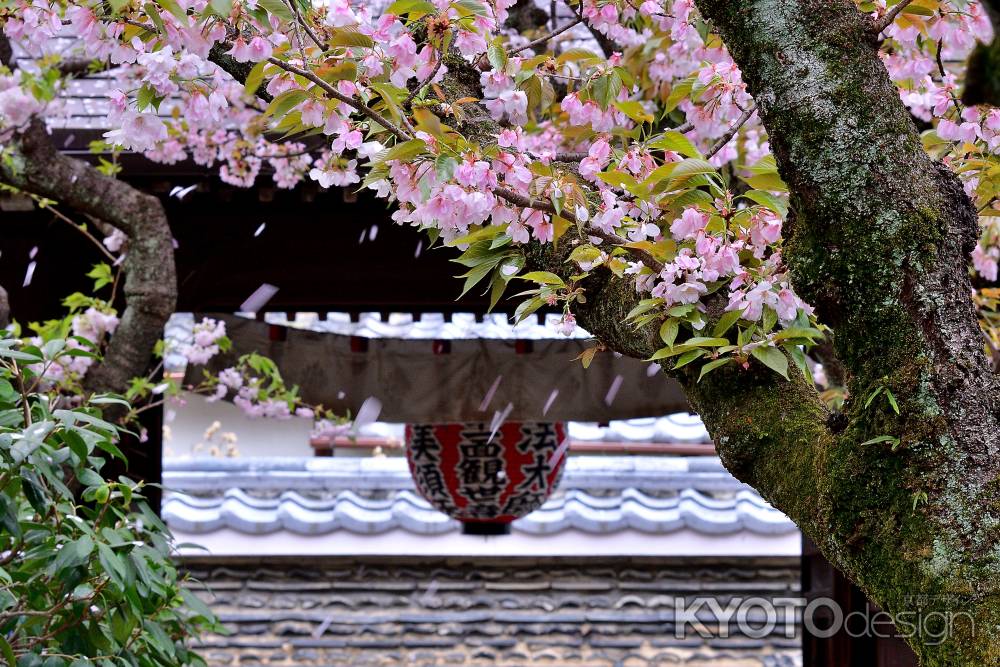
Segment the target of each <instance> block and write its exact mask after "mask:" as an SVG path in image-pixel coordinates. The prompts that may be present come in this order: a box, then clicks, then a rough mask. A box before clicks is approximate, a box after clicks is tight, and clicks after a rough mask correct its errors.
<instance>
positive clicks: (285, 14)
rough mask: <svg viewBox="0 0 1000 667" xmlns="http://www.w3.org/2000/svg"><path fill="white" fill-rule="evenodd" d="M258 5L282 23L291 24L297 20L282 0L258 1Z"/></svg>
mask: <svg viewBox="0 0 1000 667" xmlns="http://www.w3.org/2000/svg"><path fill="white" fill-rule="evenodd" d="M257 4H258V6H260V7H263V8H264V10H266V11H267V13H268V14H274V15H275V16H277V17H278V18H279V19H281V20H282V21H287V22H288V23H291V22H292V21H293V20H295V15H294V14H292V10H291V9H289V8H288V5H286V4H285V3H284V2H282V1H281V0H257Z"/></svg>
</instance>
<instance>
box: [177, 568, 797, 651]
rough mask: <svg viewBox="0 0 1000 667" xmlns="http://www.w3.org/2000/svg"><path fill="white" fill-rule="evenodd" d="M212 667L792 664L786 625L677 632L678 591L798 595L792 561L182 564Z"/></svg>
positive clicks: (723, 599) (723, 596)
mask: <svg viewBox="0 0 1000 667" xmlns="http://www.w3.org/2000/svg"><path fill="white" fill-rule="evenodd" d="M185 567H186V568H187V569H188V571H189V572H190V573H191V574H192V575H193V576H195V577H196V578H197V579H199V580H200V581H201V582H202V583H204V584H205V585H207V586H208V587H209V588H210V589H211V592H206V591H205V590H204V589H198V588H197V587H196V588H195V590H196V591H198V594H199V596H201V597H202V598H203V599H204V600H205V601H206V602H208V603H209V604H210V605H211V606H212V607H213V609H214V610H215V611H216V613H218V614H219V616H220V618H221V619H222V621H223V622H224V624H225V625H226V627H227V628H229V629H230V630H231V632H232V634H230V635H229V636H225V637H222V636H209V637H203V638H201V640H200V643H201V645H202V654H203V655H204V656H205V658H206V659H207V660H208V663H209V665H210V666H213V667H214V666H234V667H235V666H237V665H239V666H255V667H256V666H261V665H282V666H293V665H294V666H302V667H312V666H321V665H322V666H323V667H332V666H334V665H337V666H340V665H343V666H345V667H348V666H349V667H365V666H381V665H385V666H389V665H392V666H395V665H408V666H409V665H412V666H420V667H423V666H428V667H429V666H434V667H438V666H448V665H475V666H478V665H490V666H508V667H513V666H515V665H518V666H520V665H550V666H552V667H556V666H558V667H584V666H586V667H618V666H621V667H638V666H646V665H678V664H680V665H692V666H704V667H708V666H709V665H711V667H760V666H765V667H793V666H796V665H800V664H801V658H800V651H799V645H800V641H799V638H798V635H799V631H798V626H796V633H795V634H796V636H795V637H794V638H791V639H789V638H786V637H785V636H784V627H783V626H781V625H780V624H779V626H778V628H776V630H775V631H774V632H773V633H771V634H770V635H769V636H766V637H764V638H754V637H751V636H747V635H745V634H740V633H739V632H738V631H736V630H735V628H734V629H733V630H734V631H733V633H732V634H730V636H728V637H723V636H720V633H719V632H718V629H717V628H714V629H713V628H709V629H712V630H713V636H712V637H708V638H703V637H701V636H699V635H698V634H697V633H696V632H695V631H694V630H693V629H691V628H690V627H689V628H688V629H687V632H686V636H684V637H683V638H680V639H678V638H676V637H675V636H674V635H675V632H674V609H675V598H676V597H677V596H685V597H686V598H687V599H688V600H690V599H691V598H693V597H696V596H705V595H710V596H714V597H715V598H717V599H718V601H719V603H720V605H721V606H722V607H723V608H725V606H726V605H727V604H728V602H729V601H730V600H731V599H732V598H734V597H752V596H761V597H764V598H771V597H789V596H797V595H798V594H799V564H798V560H797V559H787V558H786V559H777V558H775V559H730V560H715V561H708V560H704V559H700V560H697V561H692V560H690V559H688V560H683V559H678V560H675V561H672V562H671V561H665V560H663V559H657V560H656V561H651V560H639V559H628V558H620V559H578V560H566V559H545V560H532V559H505V560H497V561H493V562H486V561H482V560H477V561H470V560H467V559H466V560H462V559H417V558H412V559H406V558H392V559H378V558H370V557H368V558H364V559H358V560H350V559H276V558H268V559H258V560H256V561H255V560H248V559H239V560H231V561H227V562H220V560H218V559H208V558H206V559H189V560H187V561H185Z"/></svg>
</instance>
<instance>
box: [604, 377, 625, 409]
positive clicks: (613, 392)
mask: <svg viewBox="0 0 1000 667" xmlns="http://www.w3.org/2000/svg"><path fill="white" fill-rule="evenodd" d="M624 380H625V378H623V377H622V376H621V375H616V376H615V379H614V380H612V381H611V386H610V387H608V394H607V396H605V397H604V404H605V405H607V406H610V405H611V404H612V403H614V402H615V396H617V395H618V390H619V389H621V388H622V382H623V381H624Z"/></svg>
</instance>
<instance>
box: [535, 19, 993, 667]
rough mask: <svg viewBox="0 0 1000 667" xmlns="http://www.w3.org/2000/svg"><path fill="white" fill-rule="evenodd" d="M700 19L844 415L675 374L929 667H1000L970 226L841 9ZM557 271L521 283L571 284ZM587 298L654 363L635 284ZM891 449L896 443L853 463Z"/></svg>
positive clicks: (858, 27)
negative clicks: (739, 101) (763, 156)
mask: <svg viewBox="0 0 1000 667" xmlns="http://www.w3.org/2000/svg"><path fill="white" fill-rule="evenodd" d="M697 4H698V7H699V9H700V10H701V12H702V14H703V15H704V16H705V17H706V18H707V19H708V20H709V21H711V22H712V24H713V25H714V27H715V28H716V29H717V30H718V31H719V32H720V33H721V35H722V37H723V39H724V41H725V42H726V45H727V46H728V48H729V49H730V51H731V53H732V55H733V57H734V59H735V60H736V62H737V63H738V64H739V65H740V67H741V69H742V71H743V76H744V79H745V80H746V82H747V85H748V87H749V90H750V92H751V94H752V95H753V96H754V99H755V100H756V101H757V103H758V105H759V112H760V115H761V119H762V121H763V123H764V125H765V127H766V129H767V131H768V135H769V138H770V142H771V146H772V147H773V150H774V153H775V157H776V158H777V161H778V166H779V170H780V172H781V175H782V177H783V178H784V180H785V181H786V182H787V183H788V184H789V187H790V190H791V198H792V202H791V203H792V209H793V214H792V216H791V218H790V219H789V221H788V222H787V223H786V229H785V235H786V246H785V258H786V260H787V262H788V264H789V266H790V267H791V271H792V275H793V281H794V284H795V286H796V289H797V290H798V291H799V292H800V293H801V294H802V295H803V296H804V297H805V298H806V299H807V300H809V301H810V302H811V303H812V304H814V305H815V306H816V307H817V309H818V313H819V316H820V318H821V320H822V321H823V322H825V323H827V324H829V325H831V326H833V327H834V329H835V331H836V336H835V338H834V340H835V348H836V353H837V358H838V360H839V361H840V363H841V364H842V365H843V368H844V370H845V371H846V373H847V381H848V388H849V392H850V396H852V397H853V398H851V399H850V400H849V401H848V402H847V405H846V406H845V409H844V412H843V414H838V415H832V414H830V413H829V412H828V411H827V410H826V408H825V407H824V406H823V404H822V403H821V401H820V400H819V398H818V396H817V394H816V391H815V390H814V389H813V388H812V387H811V386H808V385H807V384H806V383H805V382H804V381H803V380H802V379H801V378H799V377H796V378H793V379H792V380H791V381H788V382H786V381H784V380H782V379H780V378H777V376H775V375H774V374H773V373H771V372H770V371H766V370H759V371H758V370H751V371H743V370H738V369H735V368H732V367H726V368H725V369H722V370H720V371H716V372H714V373H713V374H712V375H709V376H706V377H705V379H704V380H702V381H701V382H700V383H698V382H697V381H696V379H697V378H696V375H695V373H696V371H693V370H688V369H687V368H685V369H682V370H681V371H679V372H676V373H674V375H675V376H676V377H678V379H679V380H681V381H682V383H683V384H684V385H685V388H686V389H687V392H688V397H689V398H690V400H691V403H692V405H693V406H694V407H695V408H696V410H697V411H698V412H699V414H700V415H701V416H702V418H703V419H704V421H705V424H706V426H707V427H708V430H709V432H710V433H711V434H712V436H713V439H714V440H715V442H716V445H717V448H718V451H719V454H720V456H721V457H722V460H723V462H724V463H725V464H726V466H727V468H728V469H729V470H730V471H731V472H732V473H733V474H734V475H736V477H738V478H740V479H741V480H743V481H745V482H747V483H749V484H750V485H752V486H753V487H754V488H756V489H757V490H758V491H759V492H760V493H761V494H762V495H763V496H764V497H765V498H766V499H768V500H769V501H770V502H771V503H772V504H773V505H774V506H775V507H778V508H779V509H781V510H782V511H784V512H785V513H787V514H788V515H789V516H790V517H791V518H792V519H793V520H794V521H795V522H796V523H797V524H798V525H799V526H800V527H801V528H802V530H803V531H804V532H805V533H806V534H807V535H808V536H809V537H810V538H811V539H813V540H814V541H815V542H816V544H817V545H819V547H820V549H821V550H822V551H823V553H824V554H825V555H826V556H827V558H828V559H829V560H830V561H831V562H832V563H834V564H835V565H836V566H837V567H838V568H839V569H841V570H842V571H843V572H844V573H845V574H846V575H847V576H848V577H849V578H850V579H851V580H853V581H854V582H856V583H857V584H858V585H859V586H860V587H861V588H862V589H863V590H864V591H865V592H866V593H867V594H868V595H869V597H870V598H871V599H872V600H873V601H874V602H876V603H877V604H878V605H879V606H881V607H882V608H883V609H885V610H887V611H888V612H889V613H890V614H893V615H903V616H899V618H901V619H904V624H905V622H912V623H913V624H914V625H916V626H917V631H916V632H914V633H913V634H912V636H910V637H908V641H909V642H910V644H911V645H912V646H913V648H914V650H915V651H916V652H917V654H918V655H919V656H920V659H921V664H922V665H924V666H926V667H930V666H937V665H949V666H951V665H1000V457H998V453H1000V382H998V377H997V375H995V372H994V370H993V368H992V366H991V364H990V363H989V361H988V359H987V357H986V355H985V354H984V346H983V340H982V337H981V334H980V331H979V329H978V325H977V322H976V313H975V309H974V307H973V304H972V301H971V298H970V294H971V289H972V286H971V282H970V278H969V274H968V268H967V267H968V261H969V253H970V252H971V251H972V248H973V245H974V243H975V242H976V238H977V222H976V212H975V209H974V207H973V205H972V203H971V202H970V201H969V199H968V198H967V197H966V196H965V194H964V192H963V190H962V187H961V185H960V183H959V182H958V180H957V178H956V177H955V175H954V174H953V173H951V172H950V171H949V170H948V169H947V168H945V167H944V166H942V165H939V164H935V163H934V162H933V161H932V160H931V159H930V158H929V157H928V156H927V154H926V153H925V152H924V150H923V148H922V146H921V143H920V137H919V135H918V133H917V130H916V128H915V127H914V125H913V122H912V120H911V118H910V115H909V113H908V112H907V111H906V109H905V107H904V106H903V104H902V103H901V102H900V99H899V96H898V93H897V91H896V88H895V86H894V85H893V84H892V82H891V81H890V80H889V77H888V74H887V72H886V70H885V68H884V67H883V65H882V63H881V62H880V60H879V58H878V53H877V40H876V34H875V31H874V30H873V25H872V22H871V20H870V19H869V18H868V17H867V16H865V15H862V14H861V13H860V12H859V11H858V10H857V8H856V5H855V4H854V3H853V2H851V0H750V1H747V2H731V1H729V0H697ZM566 252H567V250H566V249H563V250H562V251H559V252H555V253H552V252H551V251H548V252H546V251H542V250H539V249H536V250H534V251H533V252H532V253H531V254H530V259H531V264H532V265H533V266H534V267H537V268H544V269H546V270H554V271H556V272H558V273H561V274H563V275H566V273H567V270H566V269H565V264H564V263H563V257H564V255H565V253H566ZM587 289H588V296H589V298H588V302H587V304H585V305H584V306H582V307H581V308H580V309H579V311H578V313H577V315H578V317H579V320H580V322H581V324H582V325H583V326H584V327H585V328H587V329H588V330H589V331H591V332H592V333H594V334H595V335H596V336H597V337H598V338H599V339H600V340H602V341H603V342H604V343H606V344H607V345H608V346H609V347H611V348H612V349H615V350H617V351H619V352H622V353H624V354H628V355H631V356H636V357H640V358H643V357H649V356H650V355H651V354H652V353H653V352H654V351H655V350H656V349H657V348H658V347H660V343H659V341H658V337H657V333H656V330H655V328H653V327H650V328H647V329H646V330H641V331H634V330H633V329H632V328H631V327H630V326H628V325H626V324H624V322H623V319H624V315H625V313H627V312H628V310H629V309H630V308H631V307H632V305H634V304H635V302H636V297H635V295H634V294H632V293H631V292H630V290H629V287H628V286H627V285H623V284H622V283H620V282H617V281H613V280H607V279H604V280H601V279H598V280H592V281H591V282H590V283H589V284H588V286H587ZM717 306H718V304H717ZM710 314H711V313H710ZM717 314H718V313H716V315H717ZM875 392H878V393H877V394H876V396H875V398H874V399H873V400H872V401H871V402H870V403H869V404H868V405H867V407H866V405H865V404H866V403H867V402H868V397H870V396H871V395H872V394H873V393H875ZM886 392H891V394H892V396H893V398H894V399H895V402H896V404H897V405H898V414H897V411H896V408H895V407H894V406H893V404H892V402H890V401H889V400H888V398H887V395H886ZM883 435H887V436H892V437H894V438H898V440H899V444H898V445H896V446H893V444H892V443H891V442H882V443H876V444H867V445H866V444H862V443H865V442H867V441H869V440H871V439H873V438H877V437H878V436H883ZM945 625H947V627H943V626H945ZM945 630H946V631H947V633H946V636H943V637H942V636H940V634H941V633H942V632H943V631H945Z"/></svg>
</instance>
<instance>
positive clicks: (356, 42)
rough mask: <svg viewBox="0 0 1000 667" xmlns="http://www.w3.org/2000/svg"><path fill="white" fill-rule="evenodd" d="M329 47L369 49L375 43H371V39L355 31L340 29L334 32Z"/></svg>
mask: <svg viewBox="0 0 1000 667" xmlns="http://www.w3.org/2000/svg"><path fill="white" fill-rule="evenodd" d="M330 46H357V47H361V48H366V49H370V48H372V47H373V46H375V42H373V41H372V38H371V37H369V36H368V35H365V34H363V33H360V32H358V31H357V30H351V29H348V28H340V29H338V30H336V31H334V33H333V36H332V37H331V38H330Z"/></svg>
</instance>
